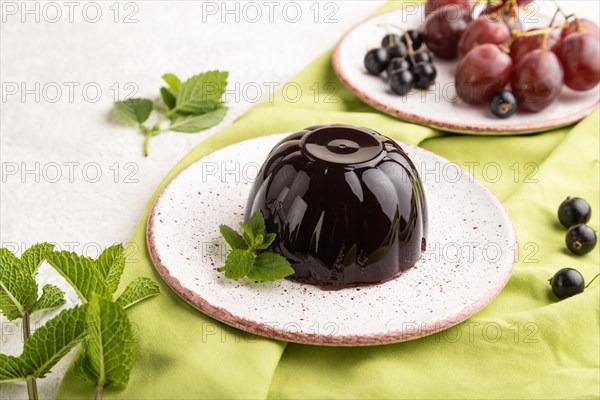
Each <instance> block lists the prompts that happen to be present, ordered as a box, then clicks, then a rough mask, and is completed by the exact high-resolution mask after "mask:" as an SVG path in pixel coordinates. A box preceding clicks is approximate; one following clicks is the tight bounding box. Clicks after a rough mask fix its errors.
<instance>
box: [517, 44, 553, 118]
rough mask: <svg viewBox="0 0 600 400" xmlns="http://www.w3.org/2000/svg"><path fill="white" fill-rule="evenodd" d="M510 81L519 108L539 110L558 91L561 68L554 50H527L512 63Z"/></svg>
mask: <svg viewBox="0 0 600 400" xmlns="http://www.w3.org/2000/svg"><path fill="white" fill-rule="evenodd" d="M510 85H511V87H512V90H513V93H514V94H515V96H516V97H517V102H518V103H517V104H518V105H519V106H518V107H519V109H520V110H524V111H530V112H538V111H541V110H543V109H544V108H546V107H548V106H549V105H550V104H551V103H552V102H553V101H554V99H556V97H558V95H559V94H560V92H561V90H562V86H563V69H562V67H561V65H560V62H559V61H558V58H557V57H556V54H554V53H553V52H551V51H550V50H548V49H537V50H533V51H530V52H529V53H527V54H526V55H525V57H524V58H523V59H522V60H521V61H519V62H518V63H517V65H515V67H514V70H513V73H512V77H511V81H510Z"/></svg>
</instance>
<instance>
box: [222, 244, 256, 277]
mask: <svg viewBox="0 0 600 400" xmlns="http://www.w3.org/2000/svg"><path fill="white" fill-rule="evenodd" d="M253 264H254V254H252V253H251V252H249V251H245V250H239V249H236V250H232V251H231V253H229V255H228V256H227V259H226V260H225V276H226V277H227V278H229V279H236V280H237V279H242V278H243V277H245V276H246V275H248V272H250V270H251V269H252V266H253Z"/></svg>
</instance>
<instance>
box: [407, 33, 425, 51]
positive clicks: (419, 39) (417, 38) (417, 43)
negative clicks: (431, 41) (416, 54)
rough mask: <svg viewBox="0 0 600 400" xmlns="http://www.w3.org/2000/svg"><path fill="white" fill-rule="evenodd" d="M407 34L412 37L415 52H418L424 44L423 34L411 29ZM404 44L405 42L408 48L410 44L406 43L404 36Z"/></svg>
mask: <svg viewBox="0 0 600 400" xmlns="http://www.w3.org/2000/svg"><path fill="white" fill-rule="evenodd" d="M406 33H407V34H408V36H409V37H410V40H411V41H412V48H413V50H417V49H418V48H420V47H421V45H422V44H423V34H421V32H419V31H417V30H415V29H409V30H407V31H406ZM402 42H404V44H406V45H407V46H408V43H406V37H405V36H404V35H403V36H402Z"/></svg>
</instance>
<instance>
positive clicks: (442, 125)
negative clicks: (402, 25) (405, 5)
mask: <svg viewBox="0 0 600 400" xmlns="http://www.w3.org/2000/svg"><path fill="white" fill-rule="evenodd" d="M400 9H401V8H400ZM398 10H399V9H395V10H390V11H388V12H384V13H380V14H377V15H374V16H372V17H369V18H367V19H365V20H363V21H361V22H359V23H358V24H356V25H354V26H353V27H352V28H351V29H349V30H348V31H347V32H346V33H345V34H344V35H343V36H342V38H341V39H340V40H339V42H338V43H337V45H336V46H335V49H334V50H333V55H332V64H333V70H334V71H335V74H336V75H337V77H338V78H339V80H340V81H341V82H342V83H343V84H344V86H346V88H348V89H349V90H350V91H351V92H352V93H354V95H355V96H356V97H358V98H359V99H360V100H362V101H364V102H365V103H367V104H369V105H371V106H372V107H374V108H376V109H378V110H380V111H383V112H384V113H386V114H389V115H392V116H394V117H397V118H399V119H401V120H404V121H408V122H414V123H417V124H420V125H425V126H429V127H432V128H437V129H441V130H445V131H449V132H454V133H463V134H468V135H492V136H493V135H526V134H531V133H538V132H543V131H547V130H550V129H558V128H562V127H564V126H567V125H570V124H572V123H575V122H577V121H580V120H581V119H583V118H585V117H586V116H588V115H590V114H591V113H592V112H594V110H596V108H598V106H599V105H600V99H599V100H598V101H596V103H595V104H594V105H591V106H589V107H586V108H584V109H582V110H580V111H578V112H576V113H573V114H570V115H568V116H565V117H560V118H553V119H549V120H547V121H543V122H535V123H533V122H532V123H525V124H516V125H503V124H502V123H501V122H500V120H499V121H498V123H497V124H469V123H458V122H456V123H455V122H449V121H445V120H443V119H438V118H431V117H427V116H424V115H420V114H414V113H411V112H409V111H406V110H402V109H399V108H397V107H393V106H391V105H390V104H386V103H384V102H382V101H380V100H378V99H376V98H374V97H372V96H370V95H369V94H368V93H367V92H365V91H363V90H361V89H360V88H359V87H358V86H356V85H355V84H354V83H353V82H352V80H351V79H350V78H349V77H348V75H347V74H346V73H345V72H344V68H342V63H341V56H340V52H341V48H342V46H343V45H344V43H345V41H346V40H347V39H348V36H350V34H351V33H352V32H353V31H354V30H355V29H357V28H358V27H360V26H362V25H364V24H366V23H368V22H370V21H371V20H373V19H376V18H381V17H382V16H383V15H386V14H391V13H394V12H398Z"/></svg>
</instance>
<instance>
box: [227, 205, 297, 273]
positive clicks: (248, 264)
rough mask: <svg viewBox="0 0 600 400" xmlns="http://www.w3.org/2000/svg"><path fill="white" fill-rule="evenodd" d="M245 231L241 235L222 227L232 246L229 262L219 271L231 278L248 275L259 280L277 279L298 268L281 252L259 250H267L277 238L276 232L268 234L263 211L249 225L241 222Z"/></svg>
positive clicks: (251, 218) (252, 218) (253, 216)
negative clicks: (294, 267) (258, 252)
mask: <svg viewBox="0 0 600 400" xmlns="http://www.w3.org/2000/svg"><path fill="white" fill-rule="evenodd" d="M240 226H241V227H242V231H243V234H241V235H240V234H239V233H238V232H236V231H235V230H234V229H232V228H230V227H228V226H227V225H221V226H219V230H220V231H221V235H222V236H223V238H224V239H225V241H226V242H227V244H229V246H230V247H231V249H232V250H231V252H230V253H229V255H228V256H227V259H226V260H225V265H224V266H223V267H221V268H220V269H219V270H220V271H224V272H225V277H227V278H229V279H236V280H237V279H242V278H243V277H245V276H247V277H248V278H250V279H253V280H255V281H259V282H268V281H276V280H279V279H283V278H285V277H286V276H289V275H292V274H293V273H294V269H293V268H292V267H291V265H290V263H289V261H288V260H287V259H286V258H285V257H282V256H280V255H279V254H275V253H271V252H262V253H260V254H259V255H258V256H256V255H255V252H256V251H258V250H266V249H267V248H268V247H269V246H270V245H271V243H273V241H274V240H275V238H276V236H277V235H276V234H274V233H267V229H266V227H265V220H264V218H263V215H262V213H261V211H260V210H256V211H255V212H254V214H252V216H251V217H250V219H249V220H248V223H247V224H244V223H240Z"/></svg>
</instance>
